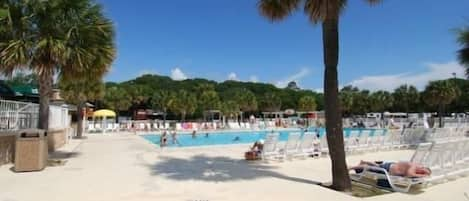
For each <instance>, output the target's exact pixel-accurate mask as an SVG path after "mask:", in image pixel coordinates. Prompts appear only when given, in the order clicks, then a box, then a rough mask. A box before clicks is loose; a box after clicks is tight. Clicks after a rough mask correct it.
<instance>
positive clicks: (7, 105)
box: [0, 100, 39, 131]
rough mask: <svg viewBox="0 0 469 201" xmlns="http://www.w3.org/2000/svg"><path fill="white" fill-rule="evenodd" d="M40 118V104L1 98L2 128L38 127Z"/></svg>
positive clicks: (0, 114)
mask: <svg viewBox="0 0 469 201" xmlns="http://www.w3.org/2000/svg"><path fill="white" fill-rule="evenodd" d="M38 119H39V105H38V104H35V103H27V102H17V101H7V100H0V130H4V131H9V130H18V129H24V128H36V127H37V125H38Z"/></svg>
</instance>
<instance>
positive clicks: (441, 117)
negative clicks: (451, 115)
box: [438, 104, 444, 128]
mask: <svg viewBox="0 0 469 201" xmlns="http://www.w3.org/2000/svg"><path fill="white" fill-rule="evenodd" d="M443 111H444V107H443V104H439V105H438V118H439V122H440V128H443Z"/></svg>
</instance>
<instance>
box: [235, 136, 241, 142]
mask: <svg viewBox="0 0 469 201" xmlns="http://www.w3.org/2000/svg"><path fill="white" fill-rule="evenodd" d="M240 140H241V138H240V137H239V136H236V137H235V138H234V139H233V141H240Z"/></svg>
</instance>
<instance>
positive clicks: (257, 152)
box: [244, 140, 264, 160]
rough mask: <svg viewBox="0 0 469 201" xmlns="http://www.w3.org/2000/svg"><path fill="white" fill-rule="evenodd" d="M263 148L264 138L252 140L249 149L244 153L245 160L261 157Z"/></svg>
mask: <svg viewBox="0 0 469 201" xmlns="http://www.w3.org/2000/svg"><path fill="white" fill-rule="evenodd" d="M263 149H264V140H259V141H256V142H254V144H253V145H252V147H251V148H250V150H249V151H247V152H245V153H244V158H245V159H246V160H258V159H260V158H261V154H262V150H263Z"/></svg>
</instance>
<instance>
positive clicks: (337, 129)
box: [258, 0, 381, 191]
mask: <svg viewBox="0 0 469 201" xmlns="http://www.w3.org/2000/svg"><path fill="white" fill-rule="evenodd" d="M380 1H381V0H367V2H369V3H371V4H375V3H379V2H380ZM346 3H347V0H259V4H258V6H259V12H260V13H261V15H263V16H265V17H266V18H268V19H269V20H271V21H279V20H283V19H285V18H286V17H287V16H289V15H291V14H292V13H293V12H294V11H296V10H298V9H299V8H300V6H301V5H302V6H303V9H304V12H305V13H306V15H308V17H309V19H310V21H311V22H312V23H313V24H318V23H322V33H323V48H324V64H325V75H324V95H325V102H326V103H327V104H326V105H325V114H326V131H327V134H328V135H327V141H328V145H329V152H330V156H331V160H332V186H331V188H333V189H336V190H340V191H348V190H350V189H351V183H350V178H349V175H348V171H347V164H346V161H345V151H344V139H343V134H342V115H341V108H340V103H339V98H338V81H337V76H338V75H337V74H338V73H337V64H338V59H339V27H338V25H339V16H340V14H341V12H342V11H343V10H344V8H345V5H346Z"/></svg>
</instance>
